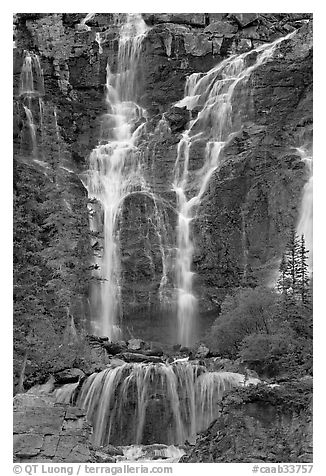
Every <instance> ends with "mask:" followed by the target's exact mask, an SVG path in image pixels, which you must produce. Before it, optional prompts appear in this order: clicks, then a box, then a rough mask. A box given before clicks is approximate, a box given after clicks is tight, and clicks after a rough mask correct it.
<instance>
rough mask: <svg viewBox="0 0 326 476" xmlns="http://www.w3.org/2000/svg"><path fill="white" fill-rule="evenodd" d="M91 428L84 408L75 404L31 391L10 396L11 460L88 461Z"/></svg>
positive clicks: (89, 459) (22, 461)
mask: <svg viewBox="0 0 326 476" xmlns="http://www.w3.org/2000/svg"><path fill="white" fill-rule="evenodd" d="M91 432H92V429H91V427H90V425H89V424H88V423H87V422H86V418H85V412H84V411H83V410H81V409H79V408H77V407H70V406H68V405H61V404H57V403H55V402H54V399H53V398H51V397H49V396H40V395H33V394H31V393H25V394H19V395H16V397H15V398H14V461H15V462H20V463H28V462H30V461H33V462H35V463H41V462H44V463H51V462H52V463H56V462H57V463H86V462H90V461H92V454H91V446H90V435H91Z"/></svg>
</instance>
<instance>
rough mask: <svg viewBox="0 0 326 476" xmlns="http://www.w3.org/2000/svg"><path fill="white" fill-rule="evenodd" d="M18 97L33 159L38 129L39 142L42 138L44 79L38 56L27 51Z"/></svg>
mask: <svg viewBox="0 0 326 476" xmlns="http://www.w3.org/2000/svg"><path fill="white" fill-rule="evenodd" d="M19 96H21V98H22V102H23V108H24V111H25V114H26V118H27V126H28V129H29V132H30V138H31V143H32V155H33V157H34V159H35V158H36V157H37V155H38V147H37V129H38V128H39V130H40V134H41V140H42V138H43V115H44V104H43V100H42V96H44V78H43V71H42V68H41V63H40V59H39V57H38V55H37V54H35V53H30V52H29V51H25V55H24V61H23V65H22V69H21V74H20V85H19ZM33 111H34V112H36V117H37V122H38V124H37V122H36V121H35V119H34V115H33Z"/></svg>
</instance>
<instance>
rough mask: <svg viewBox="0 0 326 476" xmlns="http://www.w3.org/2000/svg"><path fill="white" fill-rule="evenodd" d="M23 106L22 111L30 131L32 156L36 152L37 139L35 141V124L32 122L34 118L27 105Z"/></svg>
mask: <svg viewBox="0 0 326 476" xmlns="http://www.w3.org/2000/svg"><path fill="white" fill-rule="evenodd" d="M23 108H24V111H25V114H26V118H27V124H28V128H29V131H30V136H31V139H32V147H33V149H32V154H33V156H36V154H37V141H36V129H35V124H34V119H33V114H32V111H31V110H30V109H29V108H28V107H27V106H23Z"/></svg>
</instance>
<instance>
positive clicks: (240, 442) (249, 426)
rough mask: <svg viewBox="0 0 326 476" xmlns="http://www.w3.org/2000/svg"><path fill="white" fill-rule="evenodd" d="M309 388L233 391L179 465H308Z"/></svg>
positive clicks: (297, 385)
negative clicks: (214, 419) (287, 463)
mask: <svg viewBox="0 0 326 476" xmlns="http://www.w3.org/2000/svg"><path fill="white" fill-rule="evenodd" d="M311 402H312V395H311V385H310V383H303V382H300V381H299V382H294V383H288V384H285V385H282V386H278V387H274V388H271V387H268V386H264V385H262V386H258V387H248V388H247V389H237V390H235V391H232V392H230V394H229V395H228V396H227V397H226V398H224V399H223V409H222V412H221V416H220V417H219V418H218V419H217V420H216V421H215V422H214V423H212V425H211V426H210V427H209V428H208V430H207V431H205V432H203V433H202V434H201V435H200V436H199V437H198V439H197V441H196V444H195V446H194V447H193V448H190V449H189V450H188V452H187V454H186V455H185V456H183V457H182V459H181V461H180V462H185V463H236V462H238V463H240V462H241V463H264V462H269V463H283V462H284V461H288V462H289V463H291V462H293V463H300V462H301V463H303V462H304V463H310V462H312V414H311V410H312V409H311V405H312V403H311Z"/></svg>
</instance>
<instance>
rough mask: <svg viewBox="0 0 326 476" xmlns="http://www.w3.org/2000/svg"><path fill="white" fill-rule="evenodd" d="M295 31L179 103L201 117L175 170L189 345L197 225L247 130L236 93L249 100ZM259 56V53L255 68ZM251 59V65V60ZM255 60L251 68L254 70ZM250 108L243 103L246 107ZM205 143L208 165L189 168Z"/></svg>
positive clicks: (238, 60) (182, 336)
mask: <svg viewBox="0 0 326 476" xmlns="http://www.w3.org/2000/svg"><path fill="white" fill-rule="evenodd" d="M292 35H293V33H290V34H289V35H287V36H285V37H284V38H280V39H278V40H276V41H274V42H273V43H270V44H266V45H262V46H259V47H258V48H256V49H255V50H252V51H249V52H247V53H244V54H241V55H239V56H231V57H230V58H227V59H226V60H224V61H222V62H221V63H219V64H218V65H217V66H215V67H214V68H213V69H211V70H210V71H208V72H207V73H205V74H201V73H195V74H192V75H191V76H190V77H188V78H187V82H186V86H185V96H184V98H183V99H182V100H181V101H179V102H178V103H176V104H175V106H176V107H186V108H187V109H189V110H190V111H192V110H193V109H195V108H196V110H198V109H199V113H198V116H197V118H196V119H192V120H191V121H190V123H189V127H188V129H187V130H186V131H185V132H184V133H183V135H182V138H181V140H180V142H179V144H178V150H177V158H176V162H175V168H174V182H173V190H174V191H175V193H176V197H177V209H178V227H177V255H176V287H177V289H178V313H177V314H178V329H179V332H178V334H179V342H180V343H182V344H184V345H189V344H191V343H192V341H193V339H194V326H195V317H196V313H197V306H198V303H197V298H196V296H195V294H194V292H193V276H194V273H193V271H192V269H191V267H192V257H193V250H194V243H193V238H192V235H191V222H192V220H193V219H194V218H195V216H196V209H197V208H198V206H199V205H200V203H201V199H202V197H203V195H204V194H205V192H206V190H207V186H208V183H209V181H210V178H211V177H212V174H213V173H214V172H215V171H216V170H218V168H219V166H220V164H221V159H222V152H223V149H224V147H225V145H226V144H227V143H228V142H229V140H230V139H231V138H232V137H233V135H234V133H236V132H238V131H240V130H241V121H240V124H239V120H238V115H239V113H240V112H241V111H236V112H237V115H235V114H234V112H233V97H234V93H235V91H238V90H240V89H241V88H243V90H242V91H241V92H242V97H244V98H246V97H249V93H250V92H249V91H246V89H245V88H246V82H247V80H248V78H249V77H250V75H251V74H252V72H253V71H255V70H256V69H257V68H258V67H260V66H261V65H262V64H264V63H265V62H266V61H268V60H269V59H270V58H271V57H272V56H273V53H274V51H275V49H276V47H277V45H278V44H279V43H281V42H282V41H284V40H285V39H288V38H289V37H290V36H292ZM253 55H256V58H255V61H254V63H253V64H252V58H253V57H254V56H253ZM248 60H249V61H248ZM248 62H249V66H248ZM243 106H244V105H242V107H243ZM203 139H204V140H205V142H206V147H205V152H204V164H203V166H202V168H201V169H199V170H196V171H195V172H191V171H190V170H189V161H190V151H191V146H192V144H194V143H195V142H196V141H198V140H203Z"/></svg>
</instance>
